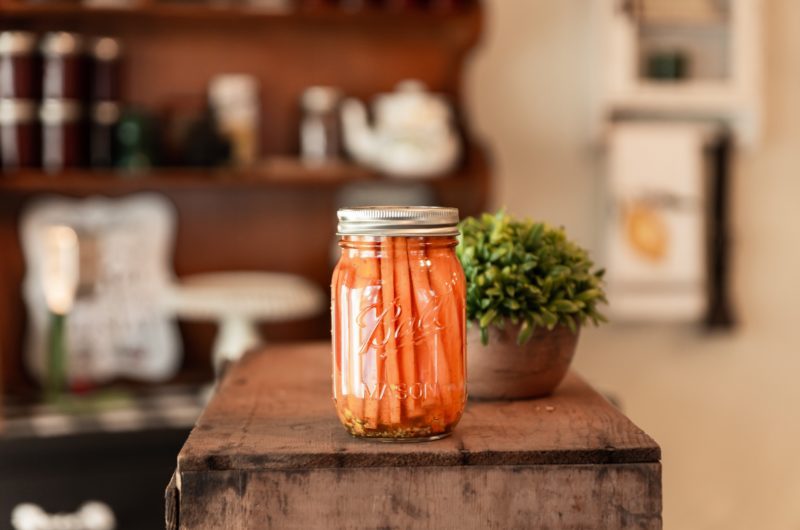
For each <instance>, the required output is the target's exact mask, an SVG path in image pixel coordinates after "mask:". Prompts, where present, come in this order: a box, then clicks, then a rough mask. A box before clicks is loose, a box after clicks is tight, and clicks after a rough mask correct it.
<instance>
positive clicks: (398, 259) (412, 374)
mask: <svg viewBox="0 0 800 530" xmlns="http://www.w3.org/2000/svg"><path fill="white" fill-rule="evenodd" d="M394 265H395V267H394V269H395V270H394V272H395V274H394V279H395V285H394V287H395V298H396V300H397V307H398V310H397V316H398V319H397V322H398V323H397V348H398V354H399V356H400V376H401V378H400V380H401V385H402V386H403V392H404V394H405V398H404V399H403V404H404V405H405V410H406V414H407V415H408V416H409V417H415V416H419V414H420V413H421V412H422V409H421V407H420V406H419V398H420V397H421V391H420V389H419V385H418V384H417V381H418V377H417V367H416V362H415V358H414V357H415V352H414V306H413V302H412V299H411V271H410V269H409V261H408V241H407V238H405V237H398V238H396V239H395V259H394Z"/></svg>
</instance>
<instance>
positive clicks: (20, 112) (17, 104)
mask: <svg viewBox="0 0 800 530" xmlns="http://www.w3.org/2000/svg"><path fill="white" fill-rule="evenodd" d="M35 119H36V102H35V101H31V100H28V99H0V125H16V124H18V123H29V122H32V121H34V120H35Z"/></svg>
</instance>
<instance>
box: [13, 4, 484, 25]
mask: <svg viewBox="0 0 800 530" xmlns="http://www.w3.org/2000/svg"><path fill="white" fill-rule="evenodd" d="M479 14H480V13H479V9H478V7H477V6H476V5H475V4H474V3H473V2H469V3H467V5H465V6H464V7H461V8H458V9H452V10H425V9H412V10H405V11H397V10H391V9H376V8H371V9H359V10H349V9H345V8H333V7H331V8H319V9H302V8H290V9H285V10H284V9H280V10H279V9H267V8H259V7H256V6H246V5H236V4H225V3H217V4H215V3H211V2H209V3H189V2H185V3H184V2H144V3H131V4H130V5H121V6H118V7H117V6H111V5H97V6H92V5H85V4H80V3H70V2H41V3H33V2H22V1H7V2H5V3H2V2H0V15H2V16H4V17H7V18H15V19H45V18H59V19H62V18H67V19H78V18H80V19H94V18H96V19H109V18H114V19H116V20H120V21H122V20H125V19H127V20H131V21H133V20H141V19H142V18H147V19H151V20H160V19H165V20H170V21H180V20H186V21H190V20H212V21H215V22H217V21H240V22H246V21H257V22H281V23H292V22H301V23H303V22H325V23H331V24H335V23H344V24H349V23H357V24H361V23H363V24H372V23H381V22H385V23H391V24H412V25H416V24H420V23H422V24H425V23H432V24H441V23H444V22H447V21H452V20H468V19H472V18H474V17H476V16H479Z"/></svg>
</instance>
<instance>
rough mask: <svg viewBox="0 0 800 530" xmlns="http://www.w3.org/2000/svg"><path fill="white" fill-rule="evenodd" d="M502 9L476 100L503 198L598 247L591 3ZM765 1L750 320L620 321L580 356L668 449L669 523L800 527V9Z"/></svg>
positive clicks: (737, 258) (746, 250) (740, 182)
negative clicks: (702, 326) (706, 327)
mask: <svg viewBox="0 0 800 530" xmlns="http://www.w3.org/2000/svg"><path fill="white" fill-rule="evenodd" d="M595 1H596V0H595ZM754 1H755V0H754ZM487 3H488V6H487V7H488V11H489V14H488V15H489V16H488V21H487V35H486V40H485V42H484V48H483V49H482V50H481V51H480V52H479V53H478V54H477V55H476V57H475V60H474V62H473V64H472V65H471V69H470V71H469V77H468V88H469V90H468V96H469V98H468V99H469V104H470V106H471V111H472V113H473V115H474V116H475V122H476V125H477V128H478V130H479V132H480V133H481V134H482V135H483V136H484V137H486V138H487V139H488V140H489V143H490V145H491V146H492V148H493V152H494V155H495V158H496V160H495V163H496V169H497V173H498V181H497V184H496V189H495V196H494V202H495V204H496V205H498V206H499V205H505V206H506V207H507V208H508V209H509V211H511V212H513V213H517V214H520V215H528V216H532V217H537V218H543V219H546V220H549V221H551V222H553V223H556V224H563V225H564V226H566V228H567V230H568V231H569V232H570V233H571V234H572V235H573V237H575V238H576V239H578V240H579V241H580V242H581V243H583V244H585V245H587V246H589V247H591V248H592V249H594V250H597V249H598V245H597V234H598V228H597V226H596V224H597V223H596V222H595V219H596V218H597V213H598V208H599V205H598V201H597V199H596V197H597V194H598V192H599V190H601V189H602V180H601V179H602V177H601V174H602V161H601V157H600V153H599V152H598V150H597V149H596V147H593V146H592V141H591V122H590V112H591V100H592V97H593V94H594V88H593V85H594V84H595V79H594V77H595V76H593V72H594V71H596V70H595V69H596V65H595V64H594V52H595V50H594V49H593V40H592V39H593V37H592V31H593V20H592V10H591V9H590V6H589V1H587V0H559V1H558V2H554V1H551V0H526V1H525V2H519V1H517V2H510V1H507V0H505V1H503V0H489V1H488V2H487ZM763 5H764V9H765V13H764V15H765V16H764V23H765V26H764V28H765V31H764V37H765V42H764V47H765V50H764V52H765V53H764V57H765V75H766V78H765V90H766V98H765V99H766V102H765V131H764V138H763V141H762V144H761V145H760V146H758V147H757V148H756V149H754V150H752V151H750V152H742V153H738V160H737V172H736V177H735V179H734V205H733V206H734V232H735V241H734V244H735V247H734V256H733V260H734V279H733V283H734V286H733V291H734V297H735V300H736V306H737V309H738V314H739V318H740V321H741V325H740V327H739V328H738V329H737V330H736V331H735V332H733V333H730V334H721V335H708V334H705V333H703V332H702V331H701V330H698V329H693V328H686V327H669V326H638V327H633V326H623V325H614V324H612V325H609V326H607V327H605V328H602V329H598V330H586V331H585V332H584V335H583V337H582V339H581V346H580V348H579V352H578V357H577V360H576V364H577V368H578V369H579V370H580V371H581V372H582V373H583V374H584V376H586V377H587V378H588V379H590V380H591V381H592V382H593V383H594V384H595V385H596V386H598V387H600V388H601V389H603V390H605V391H607V392H609V393H613V394H615V395H616V396H617V397H618V398H619V399H620V400H621V401H622V404H623V408H624V410H625V412H626V413H627V414H628V415H629V416H631V418H632V419H633V420H634V421H635V422H637V423H638V424H639V425H640V426H641V427H643V428H644V429H645V430H646V431H648V432H649V433H651V434H652V435H653V436H654V437H655V438H656V439H657V440H658V441H659V443H661V445H662V448H663V464H664V503H665V508H664V517H665V528H678V529H743V530H744V529H754V528H758V529H762V528H763V529H784V528H785V529H790V528H793V529H797V528H800V503H798V502H797V499H800V462H798V459H797V458H795V455H796V451H797V447H798V440H800V406H798V405H800V385H799V384H797V378H798V374H800V336H798V335H799V334H800V332H798V331H796V330H795V329H794V328H795V326H796V324H795V320H796V319H798V318H800V310H798V309H797V305H796V302H795V299H796V297H798V296H799V295H800V281H798V279H797V272H796V271H798V270H800V247H799V246H798V244H797V242H798V237H797V235H796V234H797V233H798V229H800V204H798V202H800V178H798V175H800V99H799V98H797V97H796V96H797V89H798V88H800V31H797V27H796V24H794V22H796V21H797V20H800V2H797V1H796V0H764V2H763Z"/></svg>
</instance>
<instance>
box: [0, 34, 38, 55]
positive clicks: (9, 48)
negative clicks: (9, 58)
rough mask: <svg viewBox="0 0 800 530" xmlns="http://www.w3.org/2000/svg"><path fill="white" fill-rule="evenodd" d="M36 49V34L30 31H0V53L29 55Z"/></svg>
mask: <svg viewBox="0 0 800 530" xmlns="http://www.w3.org/2000/svg"><path fill="white" fill-rule="evenodd" d="M34 50H36V35H35V34H33V33H31V32H29V31H0V55H27V54H30V53H33V52H34Z"/></svg>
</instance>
